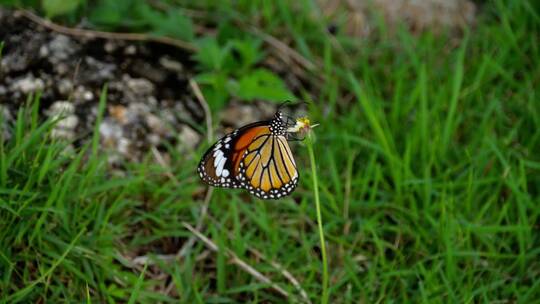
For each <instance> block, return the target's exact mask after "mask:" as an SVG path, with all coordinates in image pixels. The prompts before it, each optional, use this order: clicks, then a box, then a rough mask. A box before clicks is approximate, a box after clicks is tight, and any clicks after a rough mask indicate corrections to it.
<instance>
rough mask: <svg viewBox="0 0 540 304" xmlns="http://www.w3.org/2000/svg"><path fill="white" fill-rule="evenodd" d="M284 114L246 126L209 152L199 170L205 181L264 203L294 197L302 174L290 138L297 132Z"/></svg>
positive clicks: (278, 112) (227, 136) (223, 139)
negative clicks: (299, 171) (291, 194)
mask: <svg viewBox="0 0 540 304" xmlns="http://www.w3.org/2000/svg"><path fill="white" fill-rule="evenodd" d="M291 127H292V125H291V123H290V122H288V120H284V115H283V113H282V112H281V111H279V110H278V111H277V112H276V114H275V115H274V117H273V118H272V119H270V120H265V121H258V122H254V123H251V124H248V125H246V126H243V127H241V128H239V129H237V130H235V131H233V132H232V133H229V134H227V135H225V136H224V137H223V138H221V139H220V140H218V141H217V142H216V143H215V144H214V145H213V146H212V147H210V148H209V149H208V151H206V153H205V154H204V156H203V157H202V159H201V162H200V163H199V166H198V167H197V171H198V172H199V176H200V177H201V179H202V180H203V181H204V182H205V183H207V184H209V185H211V186H214V187H225V188H241V189H246V190H248V191H249V192H250V193H251V194H253V195H255V196H256V197H259V198H262V199H278V198H280V197H283V196H286V195H288V194H290V193H291V192H292V191H293V190H294V189H295V188H296V185H297V184H298V171H297V170H296V163H295V161H294V158H293V155H292V152H291V149H290V147H289V143H288V138H289V134H290V133H291V132H296V131H297V130H296V129H295V128H294V127H292V128H291Z"/></svg>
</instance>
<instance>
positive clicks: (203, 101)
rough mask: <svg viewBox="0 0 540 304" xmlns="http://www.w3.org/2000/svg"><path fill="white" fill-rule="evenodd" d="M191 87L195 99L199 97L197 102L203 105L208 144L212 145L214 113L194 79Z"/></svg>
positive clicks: (190, 82) (190, 81) (191, 80)
mask: <svg viewBox="0 0 540 304" xmlns="http://www.w3.org/2000/svg"><path fill="white" fill-rule="evenodd" d="M189 85H190V86H191V89H192V90H193V94H195V97H197V100H198V101H199V103H200V104H201V107H202V108H203V111H204V117H205V120H206V136H207V140H208V143H210V144H211V143H212V139H213V138H214V132H213V131H212V113H211V112H210V107H209V106H208V103H207V102H206V99H205V98H204V95H203V94H202V92H201V88H199V85H198V84H197V82H196V81H195V80H193V78H191V79H190V80H189Z"/></svg>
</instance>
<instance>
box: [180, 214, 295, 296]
mask: <svg viewBox="0 0 540 304" xmlns="http://www.w3.org/2000/svg"><path fill="white" fill-rule="evenodd" d="M182 225H183V226H184V227H186V229H188V230H189V231H190V232H191V233H193V234H194V235H195V236H196V237H197V238H198V239H199V240H201V241H202V242H203V243H204V244H205V245H206V247H208V248H209V249H210V250H212V251H214V252H218V251H219V250H220V249H219V247H218V246H217V245H216V243H214V242H213V241H212V240H211V239H209V238H207V237H206V236H205V235H204V234H202V233H201V232H200V231H198V230H197V229H195V228H194V227H193V226H191V225H190V224H188V223H186V222H182ZM225 250H226V252H225V255H226V256H227V257H228V258H229V259H231V262H232V263H234V264H236V265H237V266H238V267H240V268H241V269H242V270H244V271H245V272H247V273H249V274H250V275H252V276H253V277H255V278H256V279H257V280H259V281H261V282H263V283H265V284H268V285H269V286H270V287H271V288H272V289H273V290H275V291H276V292H277V293H279V294H280V295H282V296H284V297H286V298H290V295H289V293H288V292H287V291H285V290H284V289H283V288H281V287H279V286H278V285H277V284H276V283H274V282H272V280H270V279H269V278H268V277H266V276H264V275H263V274H262V273H260V272H259V271H257V270H256V269H255V268H253V267H251V266H250V265H249V264H247V263H246V262H244V261H243V260H242V259H240V258H239V257H238V256H237V255H236V254H235V253H234V252H232V251H231V250H230V249H225Z"/></svg>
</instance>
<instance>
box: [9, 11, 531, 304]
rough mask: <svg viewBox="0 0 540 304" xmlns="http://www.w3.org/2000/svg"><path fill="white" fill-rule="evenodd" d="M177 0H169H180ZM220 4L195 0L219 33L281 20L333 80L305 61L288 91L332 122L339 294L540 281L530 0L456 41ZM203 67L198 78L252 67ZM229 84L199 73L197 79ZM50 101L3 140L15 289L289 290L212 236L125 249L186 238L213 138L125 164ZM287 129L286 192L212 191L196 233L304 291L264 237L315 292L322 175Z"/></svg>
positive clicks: (325, 162) (498, 292) (492, 297)
mask: <svg viewBox="0 0 540 304" xmlns="http://www.w3.org/2000/svg"><path fill="white" fill-rule="evenodd" d="M179 2H182V1H179ZM179 2H170V3H167V5H172V6H174V5H176V6H183V7H188V4H178V3H179ZM175 3H176V4H175ZM219 3H220V4H212V3H210V2H209V3H203V4H200V5H198V6H197V7H189V8H190V9H192V10H193V9H195V10H197V11H201V12H204V14H203V15H204V17H202V18H203V20H198V19H194V20H193V22H194V23H197V22H201V24H204V22H205V21H208V20H210V21H212V22H213V24H216V23H219V22H222V23H221V24H222V25H221V26H220V29H219V33H218V34H220V35H221V37H219V35H218V38H216V41H217V45H218V46H219V47H220V48H225V45H226V42H224V41H222V40H220V39H223V40H226V39H229V38H230V37H236V39H238V40H240V41H248V42H249V41H252V40H253V39H256V38H257V37H256V36H253V35H254V34H252V33H250V32H249V31H248V27H247V25H248V24H251V25H261V24H262V25H264V26H261V27H260V30H261V31H263V32H266V33H268V34H271V35H274V36H276V37H278V38H288V39H289V41H291V43H292V47H293V48H295V49H296V50H297V51H298V52H299V53H300V54H302V55H303V56H304V57H306V58H308V59H309V60H311V61H312V62H316V63H317V64H318V65H319V66H320V71H319V72H317V75H319V76H322V77H323V78H324V81H321V80H320V79H319V78H318V76H311V78H310V79H311V82H309V83H308V84H307V85H306V86H305V88H304V90H300V91H298V92H295V93H296V95H297V96H301V97H302V98H303V99H308V100H309V99H313V101H314V103H313V107H312V108H311V109H310V118H311V120H312V121H314V122H318V123H320V124H321V126H320V127H318V128H316V129H315V130H314V131H315V136H316V141H315V142H314V146H313V148H314V152H315V157H316V159H317V165H318V167H317V172H316V174H317V181H318V189H319V192H320V193H319V195H320V203H321V213H322V214H321V215H322V218H323V219H324V221H323V227H322V228H323V230H324V235H325V237H326V252H327V255H328V256H327V259H328V276H329V289H328V296H329V299H330V300H329V302H330V303H358V302H367V303H372V302H396V303H402V302H413V303H418V302H421V303H439V302H458V303H461V302H466V303H471V302H472V303H476V302H495V301H508V302H517V303H532V302H534V301H537V299H539V298H540V275H539V274H540V260H539V259H538V256H539V255H540V234H539V227H538V223H539V222H540V208H539V207H538V206H540V156H539V155H540V154H539V152H540V103H539V102H538V98H539V96H540V94H539V93H540V92H539V89H538V88H539V87H540V84H539V82H540V70H539V69H538V67H540V50H539V44H538V39H539V37H540V17H539V16H540V13H539V12H540V10H539V8H538V5H536V4H535V2H533V1H516V2H514V1H492V2H488V3H486V4H485V6H484V7H483V11H482V13H481V15H480V16H479V20H477V25H476V26H475V27H474V28H471V29H469V30H467V31H466V32H465V33H464V35H463V37H462V38H461V39H455V38H450V37H449V36H448V35H445V34H442V35H439V36H436V35H434V34H432V33H425V34H422V35H421V36H418V37H415V36H412V35H411V34H410V33H409V32H408V31H407V30H405V29H398V30H397V32H396V33H389V32H387V31H385V29H384V28H379V29H378V31H379V32H380V33H379V35H376V37H372V38H369V39H363V40H361V39H358V38H352V37H347V36H346V35H344V34H341V33H339V32H338V34H337V35H336V36H335V37H331V36H330V35H329V34H327V33H326V32H325V29H324V24H325V21H321V20H318V19H314V18H316V17H314V16H316V15H317V14H315V13H314V11H313V8H314V6H313V3H312V2H311V1H301V2H300V3H298V4H297V5H291V4H289V2H286V1H275V2H266V1H261V2H260V1H236V3H237V6H234V7H233V6H232V4H231V3H232V2H228V1H222V2H219ZM83 8H84V9H87V10H90V9H91V7H89V6H84V5H83ZM180 11H184V10H180ZM79 13H80V12H79ZM72 18H73V16H72ZM68 19H69V18H68ZM239 22H241V23H240V25H238V26H236V27H235V26H234V25H235V24H239ZM231 28H232V29H231ZM332 40H335V41H334V42H332ZM246 43H247V42H246ZM335 43H339V44H340V45H341V48H338V47H336V44H335ZM5 47H8V46H5ZM265 47H267V46H266V45H265V46H263V47H261V50H260V51H259V52H261V53H260V54H259V55H261V56H265V55H264V54H263V53H262V50H264V48H265ZM219 50H221V51H223V49H218V51H219ZM223 52H225V51H223ZM224 56H226V55H224ZM224 62H227V60H225V61H224ZM199 64H200V63H199ZM256 66H257V64H256V63H253V64H251V65H250V66H249V67H248V68H246V71H253V70H254V69H255V67H256ZM200 68H201V70H200V73H201V74H205V75H206V76H205V77H206V78H205V79H210V78H212V77H213V78H212V79H214V80H215V79H223V78H220V77H222V76H223V75H226V78H228V79H233V80H235V79H236V80H238V79H239V78H240V77H241V75H235V74H231V73H230V71H229V70H227V69H225V70H223V69H222V68H215V69H214V68H210V67H206V68H205V67H204V66H203V65H202V64H201V65H200ZM210 76H211V77H210ZM209 77H210V78H209ZM219 85H220V84H219V83H218V82H215V81H213V82H208V83H202V86H203V89H206V91H205V94H210V91H211V90H209V89H208V88H209V87H211V88H213V89H215V88H219ZM104 92H106V91H105V90H104ZM235 92H236V91H231V92H229V93H230V94H235ZM261 92H264V90H261ZM214 93H215V92H214ZM229 93H228V94H229ZM103 96H104V97H103V98H102V99H101V107H100V109H102V110H103V109H105V108H106V107H105V102H106V100H105V96H106V95H105V93H104V94H103ZM214 97H215V99H211V102H209V103H210V106H211V107H212V109H213V110H214V117H217V116H218V115H217V113H216V112H217V111H218V110H219V108H220V107H222V106H223V104H222V100H223V97H222V96H221V97H220V96H217V97H216V96H214ZM38 102H39V98H33V97H31V98H29V99H28V105H27V106H26V107H24V108H21V109H20V111H19V113H18V115H17V120H16V122H14V123H12V124H11V125H10V127H11V128H12V130H13V132H12V134H13V136H12V138H11V139H10V140H9V141H4V140H1V141H0V227H2V229H0V248H1V249H0V295H1V297H2V300H3V301H4V302H6V303H7V302H9V303H12V302H16V301H19V302H37V301H48V302H53V303H55V302H59V301H61V300H62V299H71V300H76V301H88V302H111V303H113V302H127V301H130V302H133V301H135V302H143V303H153V302H156V301H162V302H178V300H180V302H182V303H234V302H250V303H258V302H262V303H267V302H283V301H285V300H284V298H283V297H282V296H280V295H279V294H278V293H276V292H274V291H272V289H271V288H269V286H268V285H267V284H261V283H260V282H259V281H258V280H256V279H255V278H254V277H253V276H251V275H249V274H247V273H246V272H244V271H242V270H241V269H239V268H238V266H236V265H235V264H232V263H230V261H229V260H228V259H227V257H226V256H225V254H224V252H223V250H221V251H220V253H217V254H215V253H213V252H211V251H210V252H207V250H206V247H205V246H204V244H202V243H201V242H199V241H196V242H195V244H194V246H193V247H192V248H191V250H190V251H189V252H188V253H187V255H186V256H185V257H183V258H182V259H181V260H179V261H176V262H173V263H168V262H164V261H159V260H156V261H154V262H153V263H152V264H151V265H146V266H145V265H137V266H134V265H132V263H130V260H131V259H132V258H133V257H134V256H137V255H144V254H154V255H158V254H163V253H174V252H175V251H176V250H178V248H180V247H181V246H182V245H183V244H184V242H185V241H187V239H188V238H189V237H191V234H190V233H189V231H187V230H186V229H185V228H184V227H183V226H182V222H183V221H185V222H189V223H196V222H197V220H198V219H199V216H200V208H201V205H202V202H201V200H199V199H197V198H196V197H195V196H194V193H196V192H199V191H201V190H203V189H204V186H203V185H202V184H201V182H200V181H199V179H198V177H197V175H196V171H195V166H196V164H197V162H198V157H200V155H201V154H202V152H203V150H204V148H205V147H200V148H199V149H198V150H197V151H193V153H190V154H189V155H184V154H180V153H179V152H178V151H176V150H174V149H173V148H171V149H170V151H169V152H170V153H171V155H172V163H171V166H170V168H167V169H164V168H162V167H160V166H159V165H157V164H156V163H155V162H154V161H153V158H152V156H151V155H149V157H148V158H147V160H146V161H144V162H143V163H132V164H128V166H127V168H128V170H127V172H126V175H125V176H121V175H115V173H114V172H111V171H110V170H108V168H107V165H106V160H105V155H102V154H101V153H98V152H96V151H97V149H96V142H97V141H98V140H99V138H98V137H97V134H96V135H95V137H94V138H93V141H91V142H89V143H88V144H87V145H85V146H84V147H82V148H80V149H76V150H75V151H73V150H70V149H66V145H67V143H64V142H58V141H54V140H52V139H51V138H50V136H49V135H48V134H49V132H50V129H51V128H52V127H53V125H54V122H51V121H47V122H43V121H38V119H37V115H36V114H35V113H37V107H38V106H39V103H38ZM0 125H1V124H0ZM201 129H203V128H202V127H201ZM96 130H97V126H96ZM0 134H2V133H1V132H0ZM291 144H292V145H293V148H294V150H295V155H296V157H297V163H298V167H299V170H300V176H301V177H300V184H299V187H298V189H297V190H296V191H295V192H294V193H293V195H292V197H291V198H286V199H282V200H280V201H268V202H266V201H260V200H257V199H255V198H253V197H249V196H245V195H243V193H242V192H240V191H232V190H230V191H228V190H223V189H216V190H215V191H214V193H213V196H212V198H211V200H210V204H209V210H208V212H209V215H210V216H209V218H207V219H206V220H205V222H204V223H205V225H204V227H203V230H202V232H203V234H205V235H206V236H207V237H210V238H212V240H213V241H214V242H215V243H216V244H217V245H218V246H219V247H220V248H221V249H225V248H228V249H231V250H232V251H233V252H234V253H235V254H236V255H237V256H239V257H240V258H242V259H243V260H245V261H246V262H247V263H248V264H250V265H252V266H253V267H254V268H255V269H257V270H258V271H259V272H261V273H263V274H264V275H266V276H267V277H268V278H270V279H271V280H272V281H273V282H275V283H277V284H278V285H279V286H280V287H281V288H283V289H284V290H286V291H287V292H288V293H290V294H291V295H293V297H294V298H297V297H298V296H299V292H298V290H297V289H296V288H295V287H294V286H293V284H291V283H290V282H289V280H287V278H285V277H284V276H283V275H282V274H281V273H280V271H278V270H277V269H276V267H273V266H272V265H271V263H270V262H268V261H266V260H263V259H260V258H257V257H255V256H254V255H253V254H252V253H251V251H250V248H251V249H256V250H258V251H260V252H261V253H263V254H264V255H265V256H266V257H268V258H269V259H271V260H274V261H276V262H278V263H279V264H281V265H282V266H283V267H284V268H285V269H287V270H288V271H289V272H290V273H291V274H292V275H293V276H294V277H295V278H297V279H298V281H299V282H300V284H301V286H302V288H303V289H305V290H306V292H307V294H308V296H309V297H310V299H311V301H313V302H315V303H319V302H321V301H322V299H323V268H322V261H321V259H322V256H321V247H320V243H319V241H320V240H319V231H318V226H317V215H316V207H315V199H316V195H315V188H314V186H313V184H312V182H311V181H312V178H313V177H314V176H313V173H312V172H311V171H310V168H309V167H310V166H309V164H310V162H309V158H308V153H307V150H306V149H304V148H303V147H302V146H303V143H291ZM166 170H170V171H171V172H172V173H173V174H174V175H175V177H176V180H171V179H170V178H167V176H166V175H165V171H166ZM169 285H170V286H171V288H170V289H167V288H168V287H169ZM164 290H168V291H167V292H164ZM291 299H292V298H291Z"/></svg>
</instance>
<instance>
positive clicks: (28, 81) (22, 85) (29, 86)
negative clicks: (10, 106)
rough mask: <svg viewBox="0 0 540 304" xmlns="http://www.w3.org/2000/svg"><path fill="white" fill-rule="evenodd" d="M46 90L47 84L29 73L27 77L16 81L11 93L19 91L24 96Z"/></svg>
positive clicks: (12, 85)
mask: <svg viewBox="0 0 540 304" xmlns="http://www.w3.org/2000/svg"><path fill="white" fill-rule="evenodd" d="M44 88H45V83H44V82H43V80H41V79H39V78H35V77H34V75H33V74H32V73H28V74H26V75H25V76H23V77H21V78H19V79H16V80H15V81H13V83H12V84H11V87H10V89H11V91H19V92H22V93H23V94H29V93H34V92H37V91H42V90H43V89H44Z"/></svg>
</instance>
